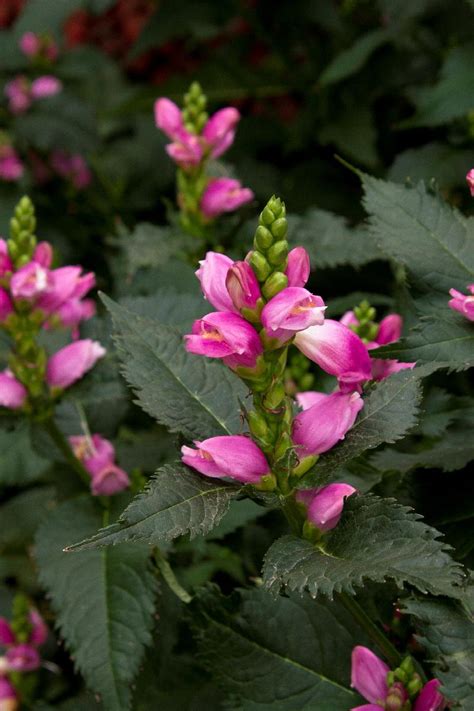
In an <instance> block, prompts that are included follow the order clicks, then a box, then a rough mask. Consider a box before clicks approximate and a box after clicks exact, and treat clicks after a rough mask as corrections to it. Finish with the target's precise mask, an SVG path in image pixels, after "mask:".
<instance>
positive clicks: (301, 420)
mask: <svg viewBox="0 0 474 711" xmlns="http://www.w3.org/2000/svg"><path fill="white" fill-rule="evenodd" d="M297 397H298V402H299V403H301V401H303V403H306V406H307V409H305V410H303V412H300V413H299V414H298V415H296V417H295V419H294V422H293V433H292V439H293V442H294V444H295V445H296V451H297V454H298V456H301V457H307V456H311V455H315V454H322V453H323V452H327V451H328V450H329V449H331V448H332V447H334V445H335V444H337V443H338V442H339V440H341V439H344V437H345V435H346V432H347V431H348V430H350V428H351V427H352V425H353V424H354V422H355V420H356V417H357V415H358V413H359V412H360V410H362V408H363V406H364V401H363V400H362V398H361V396H360V395H359V393H358V392H352V393H345V392H335V393H332V394H331V395H326V394H325V393H316V392H314V393H300V395H299V396H297Z"/></svg>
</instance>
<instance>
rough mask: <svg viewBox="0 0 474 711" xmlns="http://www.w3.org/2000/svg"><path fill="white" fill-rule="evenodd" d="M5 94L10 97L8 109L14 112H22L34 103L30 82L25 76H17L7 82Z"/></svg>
mask: <svg viewBox="0 0 474 711" xmlns="http://www.w3.org/2000/svg"><path fill="white" fill-rule="evenodd" d="M4 92H5V96H6V97H7V99H8V109H9V111H11V113H12V114H22V113H24V112H25V111H27V110H28V109H29V108H30V106H31V103H32V99H31V93H30V82H29V81H28V79H27V78H26V77H25V76H22V75H20V76H17V77H15V78H14V79H12V80H11V81H9V82H7V84H5V88H4Z"/></svg>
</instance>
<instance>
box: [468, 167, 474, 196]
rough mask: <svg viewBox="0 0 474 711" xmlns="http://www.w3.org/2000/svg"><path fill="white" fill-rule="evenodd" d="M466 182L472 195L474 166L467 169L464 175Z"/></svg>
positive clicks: (473, 194)
mask: <svg viewBox="0 0 474 711" xmlns="http://www.w3.org/2000/svg"><path fill="white" fill-rule="evenodd" d="M466 180H467V184H468V185H469V190H470V191H471V195H472V197H474V168H471V170H469V171H468V173H467V175H466Z"/></svg>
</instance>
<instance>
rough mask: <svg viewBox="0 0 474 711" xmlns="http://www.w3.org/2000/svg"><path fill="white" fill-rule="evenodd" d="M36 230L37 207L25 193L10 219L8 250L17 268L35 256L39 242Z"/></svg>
mask: <svg viewBox="0 0 474 711" xmlns="http://www.w3.org/2000/svg"><path fill="white" fill-rule="evenodd" d="M35 230H36V217H35V208H34V206H33V203H32V202H31V200H30V198H29V197H28V196H27V195H24V196H23V197H22V198H21V200H20V202H19V203H18V205H17V206H16V207H15V211H14V214H13V217H12V219H11V220H10V239H9V240H8V252H9V255H10V257H11V259H12V261H13V263H14V265H15V267H16V268H17V269H18V268H20V267H22V266H24V265H25V264H27V263H28V262H29V261H30V260H31V258H32V256H33V252H34V250H35V247H36V244H37V239H36V236H35Z"/></svg>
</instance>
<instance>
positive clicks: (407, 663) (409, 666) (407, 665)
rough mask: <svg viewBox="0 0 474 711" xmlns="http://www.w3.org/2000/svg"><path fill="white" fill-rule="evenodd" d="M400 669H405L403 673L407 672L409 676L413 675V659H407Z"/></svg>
mask: <svg viewBox="0 0 474 711" xmlns="http://www.w3.org/2000/svg"><path fill="white" fill-rule="evenodd" d="M399 669H403V671H404V672H407V674H413V672H414V671H415V665H414V663H413V659H412V658H411V657H405V659H404V660H403V662H402V663H401V664H400V667H399Z"/></svg>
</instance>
